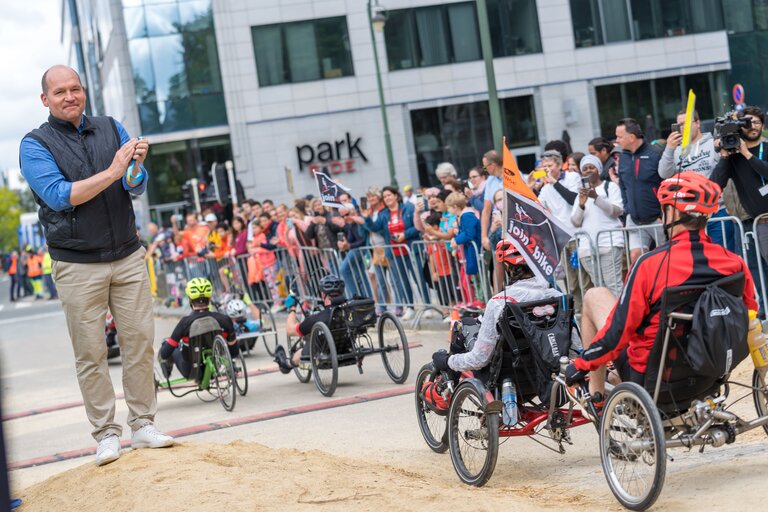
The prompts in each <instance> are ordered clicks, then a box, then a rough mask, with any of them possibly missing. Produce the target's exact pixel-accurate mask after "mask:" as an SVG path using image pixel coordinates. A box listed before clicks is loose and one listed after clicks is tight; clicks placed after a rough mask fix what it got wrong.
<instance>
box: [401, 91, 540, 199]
mask: <svg viewBox="0 0 768 512" xmlns="http://www.w3.org/2000/svg"><path fill="white" fill-rule="evenodd" d="M500 103H501V107H502V116H503V121H502V122H503V123H504V128H505V130H506V134H507V137H508V138H507V144H508V145H510V146H511V147H521V146H531V145H536V144H537V139H538V134H537V130H536V121H535V119H536V117H535V114H534V109H533V97H532V96H522V97H516V98H505V99H503V100H501V101H500ZM411 125H412V128H413V141H414V146H415V147H414V149H415V152H416V161H417V165H418V170H419V182H420V183H421V184H422V185H436V184H437V183H438V181H437V178H436V177H435V168H436V167H437V164H439V163H440V162H451V163H452V164H453V165H454V166H455V167H456V169H457V170H458V171H459V176H461V177H466V176H467V173H468V172H469V169H471V168H472V167H474V166H476V165H479V164H480V157H481V156H482V154H483V153H485V152H486V151H488V150H489V149H491V148H492V147H493V134H492V133H491V121H490V114H489V111H488V102H487V101H479V102H474V103H464V104H460V105H448V106H444V107H436V108H427V109H418V110H412V111H411Z"/></svg>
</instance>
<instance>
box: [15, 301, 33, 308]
mask: <svg viewBox="0 0 768 512" xmlns="http://www.w3.org/2000/svg"><path fill="white" fill-rule="evenodd" d="M31 305H32V303H31V302H19V303H17V304H16V309H24V308H28V307H29V306H31Z"/></svg>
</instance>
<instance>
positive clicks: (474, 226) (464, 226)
mask: <svg viewBox="0 0 768 512" xmlns="http://www.w3.org/2000/svg"><path fill="white" fill-rule="evenodd" d="M446 206H447V207H448V211H449V212H450V213H451V214H452V215H454V216H455V217H457V218H458V219H459V222H458V225H459V227H458V232H457V233H456V236H455V237H454V238H453V239H452V240H451V249H452V250H453V251H456V252H458V254H457V256H458V259H459V261H462V260H463V261H465V262H466V265H459V270H460V275H459V286H460V287H461V290H462V292H463V293H462V297H464V298H465V299H466V302H469V303H471V302H474V300H475V296H476V295H475V291H474V289H473V287H474V286H479V283H478V282H477V281H478V280H477V273H478V264H477V251H478V250H479V248H480V231H481V228H480V219H479V218H477V214H476V213H475V211H474V210H472V209H471V208H468V207H467V196H465V195H464V194H462V193H460V192H454V193H452V194H451V195H449V196H448V198H447V199H446Z"/></svg>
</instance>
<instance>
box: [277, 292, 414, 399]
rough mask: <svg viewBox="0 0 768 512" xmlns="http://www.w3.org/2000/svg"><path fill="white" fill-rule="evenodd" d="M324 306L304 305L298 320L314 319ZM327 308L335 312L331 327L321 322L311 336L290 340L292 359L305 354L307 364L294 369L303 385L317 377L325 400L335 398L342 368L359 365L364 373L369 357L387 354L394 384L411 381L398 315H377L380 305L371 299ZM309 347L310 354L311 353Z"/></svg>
mask: <svg viewBox="0 0 768 512" xmlns="http://www.w3.org/2000/svg"><path fill="white" fill-rule="evenodd" d="M320 307H321V306H318V305H315V306H312V305H310V304H308V303H305V304H302V305H301V308H300V312H297V316H301V317H306V316H309V315H311V314H313V313H315V312H317V311H319V310H320ZM327 309H330V310H331V312H330V318H331V321H330V322H329V324H325V323H323V322H318V323H316V324H315V325H314V327H313V328H312V332H311V333H310V334H309V335H308V336H301V337H296V338H289V340H288V347H289V349H288V354H289V357H293V354H295V353H296V352H297V351H302V356H301V362H300V364H299V366H298V367H296V368H294V373H295V374H296V376H297V377H298V379H299V381H300V382H303V383H306V382H309V379H310V377H313V378H314V381H315V386H316V387H317V390H318V391H320V393H321V394H322V395H323V396H328V397H329V396H332V395H333V393H334V392H335V391H336V386H337V384H338V370H339V367H342V366H351V365H356V366H357V369H358V371H359V372H360V374H362V373H363V359H364V358H365V357H366V356H368V355H371V354H381V358H382V361H383V363H384V369H385V370H386V372H387V375H388V376H389V378H390V379H392V381H393V382H395V383H396V384H403V383H404V382H405V381H406V380H407V379H408V372H409V369H410V355H409V351H408V339H407V338H406V336H405V331H404V330H403V326H402V324H401V323H400V321H399V320H398V319H397V317H396V316H395V315H393V314H392V313H390V312H384V313H383V314H382V315H381V316H379V317H377V315H376V311H375V304H374V301H373V300H372V299H368V298H353V299H349V300H346V301H344V302H342V303H339V304H335V305H331V306H327ZM300 319H301V318H300ZM371 328H375V332H376V334H377V336H378V346H374V343H373V339H372V338H371V335H370V334H369V333H368V330H369V329H371ZM307 343H309V350H308V354H305V353H306V351H305V344H307Z"/></svg>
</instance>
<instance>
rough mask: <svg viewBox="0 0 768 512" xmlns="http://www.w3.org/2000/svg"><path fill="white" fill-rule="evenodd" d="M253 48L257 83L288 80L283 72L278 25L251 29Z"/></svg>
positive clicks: (279, 82) (281, 44) (268, 83)
mask: <svg viewBox="0 0 768 512" xmlns="http://www.w3.org/2000/svg"><path fill="white" fill-rule="evenodd" d="M253 49H254V51H255V52H256V71H257V73H258V74H259V85H261V86H262V87H264V86H267V85H275V84H282V83H284V82H286V81H288V79H287V77H286V74H285V58H284V52H283V39H282V35H281V31H280V27H278V26H271V27H261V28H260V29H259V30H254V31H253Z"/></svg>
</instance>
